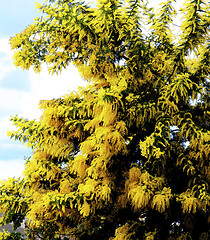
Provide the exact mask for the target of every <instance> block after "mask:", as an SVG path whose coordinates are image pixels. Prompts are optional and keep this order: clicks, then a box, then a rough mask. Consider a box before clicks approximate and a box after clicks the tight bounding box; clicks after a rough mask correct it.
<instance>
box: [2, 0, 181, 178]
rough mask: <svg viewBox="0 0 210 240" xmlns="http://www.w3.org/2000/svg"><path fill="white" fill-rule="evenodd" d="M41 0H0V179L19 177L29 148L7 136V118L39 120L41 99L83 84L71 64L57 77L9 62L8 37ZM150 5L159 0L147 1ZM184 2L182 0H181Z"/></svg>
mask: <svg viewBox="0 0 210 240" xmlns="http://www.w3.org/2000/svg"><path fill="white" fill-rule="evenodd" d="M36 1H37V2H39V3H40V4H42V3H43V2H44V0H0V180H2V179H7V178H8V177H19V176H21V173H22V171H23V169H24V164H25V160H24V159H25V157H29V156H30V155H31V150H30V149H28V148H27V147H26V146H25V145H22V144H21V143H20V142H18V141H14V140H13V139H10V138H9V137H8V136H7V131H10V130H12V129H14V126H12V125H11V122H10V121H9V118H10V117H11V116H12V115H18V116H19V117H24V118H27V119H38V118H39V117H40V114H41V112H40V111H39V110H38V104H39V101H40V100H44V99H52V98H57V97H61V96H63V95H65V94H67V93H68V92H69V91H73V90H76V89H77V86H85V85H86V82H85V81H84V80H82V79H81V77H80V76H79V73H78V71H77V69H76V68H75V67H74V66H73V65H70V66H69V67H68V69H66V70H65V71H63V72H62V74H61V75H59V76H56V75H55V76H52V75H49V74H48V71H47V69H46V68H43V71H42V72H41V73H39V74H37V73H35V72H33V70H32V69H30V70H28V71H23V70H21V68H16V67H15V66H13V63H12V56H13V51H11V49H10V45H9V39H10V37H12V36H14V35H15V34H17V33H19V32H21V31H22V30H24V29H25V27H26V26H27V25H29V24H31V23H32V22H33V19H34V18H35V17H36V16H38V14H39V13H38V10H37V9H35V2H36ZM150 2H151V5H152V6H155V5H157V4H158V3H159V2H161V0H154V1H153V0H152V1H150ZM181 2H183V1H181Z"/></svg>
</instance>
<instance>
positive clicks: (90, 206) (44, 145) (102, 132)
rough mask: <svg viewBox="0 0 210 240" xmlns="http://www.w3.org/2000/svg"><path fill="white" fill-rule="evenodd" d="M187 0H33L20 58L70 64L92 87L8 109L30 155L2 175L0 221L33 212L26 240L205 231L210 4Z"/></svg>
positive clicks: (19, 39) (34, 63) (52, 65)
mask: <svg viewBox="0 0 210 240" xmlns="http://www.w3.org/2000/svg"><path fill="white" fill-rule="evenodd" d="M180 2H182V3H183V4H184V5H183V6H182V10H181V11H180V12H178V13H176V11H175V9H174V7H173V4H174V1H173V0H169V1H167V2H166V3H162V4H161V6H160V8H159V10H158V11H156V12H155V11H154V9H153V8H149V7H148V6H147V4H146V1H143V0H142V1H140V0H127V1H120V0H98V1H97V3H96V6H93V5H87V4H86V3H85V2H81V1H75V0H72V1H69V0H48V1H46V3H45V4H44V5H37V7H38V8H39V9H40V11H41V12H43V13H44V14H43V17H41V18H39V19H36V20H35V22H34V24H32V25H30V26H28V27H27V28H26V29H25V30H24V31H23V32H21V33H20V34H17V35H16V36H14V37H13V38H11V40H10V42H11V46H12V49H14V50H15V55H14V64H15V65H16V66H21V67H22V68H23V69H29V68H30V67H33V68H34V70H35V71H36V72H39V71H40V70H41V66H42V64H43V63H45V64H47V65H48V67H49V72H50V73H59V72H62V70H63V69H64V68H67V67H68V65H69V64H70V63H73V64H74V65H75V66H76V67H77V69H78V70H79V72H80V73H81V76H82V77H83V78H84V79H85V80H87V81H88V82H89V84H88V85H87V87H85V88H80V89H79V90H78V91H77V92H71V93H70V94H67V95H65V96H63V97H62V98H59V99H52V100H50V101H45V100H43V101H41V102H40V108H41V109H42V110H43V114H42V117H41V118H40V119H39V120H27V119H22V118H19V117H17V116H16V117H13V118H12V122H13V123H14V124H15V125H16V126H17V131H14V132H11V133H9V135H10V136H11V137H12V138H15V139H18V140H20V141H22V142H25V143H26V144H27V146H28V147H29V148H32V157H31V158H30V159H28V160H27V162H26V164H25V170H24V172H23V178H22V179H9V180H8V181H5V182H2V183H1V186H0V189H1V195H0V206H1V208H2V211H3V212H4V217H3V220H2V221H3V223H8V222H11V221H13V222H14V224H15V226H18V225H19V224H20V223H21V222H22V221H23V219H24V218H26V219H27V225H28V233H27V234H28V239H37V237H40V238H41V239H49V240H52V239H60V237H64V236H65V238H66V239H80V240H82V239H84V240H88V239H94V240H97V239H103V240H105V239H107V240H108V239H110V240H111V239H112V240H124V239H127V240H131V239H133V240H136V239H139V240H141V239H147V240H149V239H160V240H163V239H202V240H203V239H208V238H209V233H208V229H209V226H208V222H209V220H208V214H209V209H208V207H209V200H210V196H209V180H210V175H209V173H210V171H209V170H210V168H209V161H208V158H209V152H210V149H209V142H208V141H209V139H210V137H209V108H208V101H209V80H210V79H209V73H210V41H209V40H210V39H209V30H210V28H209V23H210V11H209V9H210V8H209V3H208V1H205V0H187V1H180ZM177 15H182V20H181V23H180V26H179V27H178V28H179V29H178V32H177V30H176V31H175V26H174V19H176V16H177ZM145 28H146V30H145ZM176 28H177V27H176ZM69 81H74V79H72V78H71V76H69ZM2 239H6V238H5V237H2Z"/></svg>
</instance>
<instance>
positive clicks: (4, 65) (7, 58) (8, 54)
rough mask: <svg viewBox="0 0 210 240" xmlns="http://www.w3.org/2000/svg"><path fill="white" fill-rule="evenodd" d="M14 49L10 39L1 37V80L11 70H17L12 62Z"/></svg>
mask: <svg viewBox="0 0 210 240" xmlns="http://www.w3.org/2000/svg"><path fill="white" fill-rule="evenodd" d="M12 54H13V52H12V50H11V49H10V45H9V39H8V38H0V81H1V79H3V78H4V77H5V76H6V75H7V74H8V73H9V72H11V71H16V68H15V66H13V64H12Z"/></svg>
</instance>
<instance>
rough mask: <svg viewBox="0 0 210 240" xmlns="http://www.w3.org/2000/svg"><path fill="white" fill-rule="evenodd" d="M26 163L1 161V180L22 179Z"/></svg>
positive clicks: (21, 161)
mask: <svg viewBox="0 0 210 240" xmlns="http://www.w3.org/2000/svg"><path fill="white" fill-rule="evenodd" d="M24 165H25V161H24V160H23V159H12V160H1V159H0V179H1V180H4V179H7V178H9V177H11V178H12V177H20V176H21V175H22V172H23V170H24Z"/></svg>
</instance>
